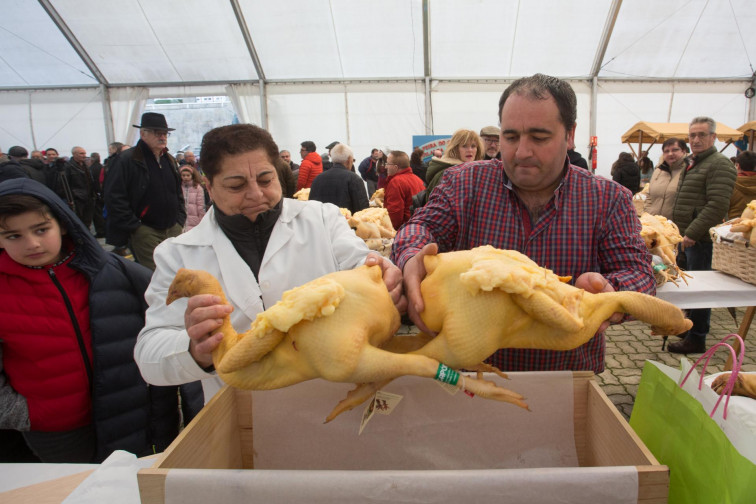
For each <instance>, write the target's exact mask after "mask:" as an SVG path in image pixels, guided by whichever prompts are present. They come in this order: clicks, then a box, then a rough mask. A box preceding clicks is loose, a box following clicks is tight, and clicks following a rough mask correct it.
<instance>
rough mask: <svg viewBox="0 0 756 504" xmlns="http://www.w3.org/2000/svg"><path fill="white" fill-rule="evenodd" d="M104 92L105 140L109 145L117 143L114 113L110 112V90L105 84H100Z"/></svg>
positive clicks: (101, 90)
mask: <svg viewBox="0 0 756 504" xmlns="http://www.w3.org/2000/svg"><path fill="white" fill-rule="evenodd" d="M100 92H102V117H103V118H104V119H105V138H106V139H107V141H108V145H110V144H112V143H113V142H115V132H114V131H113V113H112V111H111V110H110V90H109V89H108V86H106V85H105V84H100Z"/></svg>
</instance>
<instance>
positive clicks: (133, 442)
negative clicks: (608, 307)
mask: <svg viewBox="0 0 756 504" xmlns="http://www.w3.org/2000/svg"><path fill="white" fill-rule="evenodd" d="M498 117H499V123H500V126H498V127H497V126H486V127H483V128H482V129H481V130H480V131H479V132H476V131H473V130H468V129H460V130H458V131H457V132H455V133H454V135H453V136H452V138H451V140H450V142H449V143H448V145H447V148H446V150H445V151H441V152H436V153H434V157H433V158H432V159H431V161H430V163H428V164H427V165H426V164H425V163H424V162H423V156H422V155H423V151H422V149H420V148H414V149H413V150H412V152H411V153H409V154H408V153H407V152H404V151H401V150H389V149H386V152H384V150H381V149H378V148H375V149H373V150H372V152H371V153H370V155H369V156H367V157H365V158H364V159H363V160H362V161H361V162H360V163H359V164H358V163H356V160H355V154H354V152H353V150H352V148H351V147H350V146H349V145H347V144H344V143H341V142H337V141H336V142H332V143H331V144H329V145H328V146H327V147H326V148H327V154H326V153H324V154H323V155H320V154H318V153H317V146H316V145H315V143H314V142H312V141H310V140H306V141H303V142H302V143H301V149H300V157H301V163H299V164H296V163H294V161H293V160H292V158H291V154H290V152H289V151H287V150H280V148H279V146H278V145H277V144H276V142H275V140H274V139H273V138H272V136H271V135H270V133H269V132H267V131H266V130H265V129H263V128H260V127H257V126H254V125H250V124H234V125H229V126H222V127H218V128H214V129H212V130H210V131H208V132H207V133H206V134H205V135H204V137H203V139H202V145H201V153H200V154H201V159H199V160H198V159H197V158H196V156H194V154H193V153H191V152H184V153H183V156H182V159H178V158H176V157H173V156H172V155H171V154H169V153H168V150H167V148H166V146H167V137H168V135H169V134H170V132H171V131H172V128H170V127H169V126H168V124H167V122H166V119H165V117H164V116H163V115H161V114H157V113H154V112H147V113H145V114H143V115H142V118H141V122H140V124H138V125H134V127H135V128H138V129H139V141H138V142H137V143H136V145H135V146H133V147H129V146H122V145H121V144H117V143H116V144H112V145H111V146H110V149H109V156H108V158H107V159H106V160H105V161H104V162H103V164H102V165H100V163H99V156H90V157H89V159H90V160H92V161H91V163H90V164H89V165H88V164H87V156H86V152H85V151H84V149H82V148H81V147H74V148H73V149H72V151H71V157H70V159H69V160H67V161H65V160H60V158H59V157H58V153H57V151H55V149H47V150H46V151H45V154H44V158H40V157H39V156H37V157H32V158H29V159H27V155H28V153H27V152H26V150H25V149H23V148H22V147H13V148H11V149H10V151H9V153H8V154H9V157H10V159H9V160H8V161H7V162H5V163H2V164H0V177H3V178H5V179H12V180H8V181H5V182H2V183H0V249H2V251H0V284H1V285H2V288H0V293H2V294H1V295H2V296H4V298H5V299H4V301H5V302H4V303H0V306H2V307H3V308H2V309H3V310H5V313H4V320H5V321H6V322H5V323H4V324H3V326H2V329H0V352H1V353H2V361H1V362H2V367H0V429H6V430H5V431H3V433H4V434H3V435H7V433H16V434H17V433H19V432H21V433H22V436H23V441H24V442H25V443H26V444H27V445H28V446H29V447H30V448H31V450H32V451H33V454H34V455H35V456H36V457H38V459H39V460H42V461H45V462H47V461H100V460H102V459H103V458H104V457H105V456H107V454H108V453H109V452H111V451H112V450H115V449H126V450H129V451H132V452H134V453H137V454H140V455H141V454H145V453H146V452H147V451H148V450H149V449H150V447H154V448H153V449H155V450H160V449H162V448H164V447H165V446H166V445H167V443H169V442H170V441H171V440H172V439H173V437H175V435H176V432H177V430H178V428H179V425H180V422H181V421H182V419H183V421H187V420H188V419H190V418H191V417H192V415H193V414H194V413H196V410H197V408H198V407H201V406H202V404H203V403H204V402H205V401H207V400H208V399H209V398H210V397H212V395H213V394H214V393H215V392H216V391H217V390H218V388H219V386H220V385H221V382H220V379H219V378H218V376H217V374H216V373H215V369H214V366H213V360H212V352H213V350H214V349H216V348H217V347H218V346H219V345H223V344H224V342H223V337H222V333H221V332H220V327H221V325H222V324H223V319H224V317H226V316H227V315H228V316H229V317H230V322H231V324H232V325H233V327H234V329H235V330H236V331H237V332H240V333H241V332H244V331H245V330H247V329H248V328H249V326H250V323H251V322H252V321H253V320H255V317H256V316H257V314H259V313H260V312H262V311H263V310H265V309H267V308H269V307H271V306H272V305H273V304H275V303H276V302H277V301H279V300H280V299H281V297H282V294H283V293H284V291H286V290H288V289H291V288H293V287H296V286H299V285H302V284H304V283H306V282H308V281H310V280H313V279H315V278H318V277H320V276H322V275H325V274H327V273H331V272H335V271H340V270H347V269H352V268H355V267H358V266H360V265H362V264H367V265H377V266H379V267H380V268H381V271H382V277H383V281H384V283H385V285H386V289H387V290H388V292H389V293H390V295H391V299H392V301H393V303H394V304H395V306H396V308H397V309H398V310H399V312H400V313H406V314H407V316H408V317H409V318H410V320H411V321H412V322H413V323H414V324H415V325H416V326H417V327H418V328H419V329H421V330H423V331H426V332H428V334H432V332H430V331H429V330H428V328H427V327H426V326H425V325H424V323H423V320H422V313H423V311H424V303H425V300H424V299H423V295H422V292H421V289H420V283H421V282H422V280H423V278H424V277H425V275H426V271H425V267H424V261H423V258H424V257H425V256H427V255H433V254H438V253H442V252H449V251H455V250H467V249H471V248H474V247H477V246H481V245H493V246H494V247H497V248H501V249H514V250H517V251H520V252H522V253H524V254H526V255H527V256H528V257H530V258H531V259H532V260H533V261H535V262H536V263H538V264H539V265H540V266H542V267H545V268H548V269H550V270H552V271H554V273H556V274H557V275H559V276H563V277H572V278H573V279H574V280H573V283H574V285H575V286H577V287H580V288H582V289H585V290H586V291H588V292H611V291H615V290H633V291H639V292H644V293H648V294H652V295H653V294H655V289H656V284H655V277H654V273H653V270H652V267H651V257H650V254H649V252H648V250H647V248H646V245H645V244H644V242H643V240H642V239H641V237H640V222H639V219H638V215H637V212H636V210H635V207H634V205H633V201H632V198H633V192H637V191H638V190H639V189H640V185H641V181H642V180H644V178H643V177H644V176H647V179H648V180H649V182H648V184H649V191H648V199H647V200H646V205H647V208H648V211H652V212H654V213H659V214H661V215H665V216H667V217H669V218H670V219H672V220H673V221H674V222H675V223H676V224H677V225H678V226H679V228H680V232H681V234H682V235H683V236H684V241H683V243H682V247H681V249H682V250H681V251H682V252H684V253H683V254H681V256H684V257H686V258H687V262H688V268H689V269H707V268H710V267H711V253H712V244H711V241H710V239H709V238H708V229H709V227H711V226H713V225H716V224H718V223H719V222H721V221H722V220H723V219H724V218H725V217H726V216H727V213H728V210H732V209H731V208H730V202H731V198H732V202H733V204H735V203H734V202H735V198H736V196H737V198H739V199H738V201H739V202H740V203H738V205H740V204H743V203H742V202H744V201H745V202H747V201H750V198H752V197H753V194H754V191H756V177H752V175H753V169H754V163H755V162H756V159H755V158H756V155H754V154H753V153H752V152H744V153H742V154H741V155H739V156H738V158H737V160H736V162H737V166H738V169H739V170H740V172H739V173H741V174H740V175H737V173H736V169H735V167H734V166H732V163H731V162H730V160H729V159H727V158H726V157H725V156H723V155H721V154H720V153H718V152H717V151H716V148H715V147H714V140H715V127H716V123H715V122H714V121H713V120H711V119H709V118H705V117H703V118H702V117H696V118H694V119H693V120H692V121H691V123H690V148H691V153H690V156H686V150H687V144H686V143H685V142H683V141H682V140H679V139H674V140H670V141H667V142H665V143H664V145H663V158H664V159H663V162H662V163H661V164H660V165H659V166H658V167H656V168H653V167H652V168H651V169H647V170H646V171H645V172H644V171H643V168H641V167H640V166H639V165H638V164H637V163H635V162H633V161H632V158H631V159H630V160H624V161H623V164H622V165H620V164H618V165H617V168H616V170H614V169H613V174H612V175H613V177H616V178H615V180H617V179H621V183H617V182H615V181H612V180H609V179H606V178H603V177H597V176H595V175H593V174H592V173H591V172H590V171H589V170H588V169H587V164H585V160H584V159H582V157H581V156H580V155H579V154H577V153H576V152H575V151H574V138H575V128H576V121H577V99H576V96H575V93H574V91H573V89H572V88H571V86H570V85H569V84H568V83H567V82H566V81H563V80H560V79H558V78H554V77H549V76H546V75H541V74H536V75H534V76H532V77H527V78H522V79H518V80H517V81H515V82H514V83H512V84H511V85H510V86H509V87H507V88H506V90H504V92H503V94H502V95H501V98H500V100H499V104H498ZM33 154H34V153H33ZM40 155H41V153H40ZM618 161H619V160H618ZM629 164H632V165H633V166H634V167H635V168H632V167H630V166H629ZM625 165H627V166H625ZM636 172H637V173H636ZM615 174H616V175H615ZM302 189H309V190H310V193H309V200H307V201H300V200H298V199H294V198H292V196H293V195H294V193H295V192H296V191H299V190H302ZM378 189H383V190H384V205H385V208H386V209H387V211H388V214H389V217H390V218H391V221H392V224H393V225H394V227H395V229H396V230H397V234H396V237H395V239H394V242H393V246H392V251H391V257H390V258H386V257H383V256H381V255H379V254H377V253H375V252H372V251H370V249H368V247H367V245H366V244H365V242H364V241H363V240H362V239H360V238H358V237H357V236H356V235H355V233H354V232H353V231H352V230H351V229H350V228H349V225H348V224H347V221H346V219H344V217H343V216H342V214H341V212H340V211H339V208H345V209H348V210H349V211H351V212H357V211H359V210H362V209H364V208H367V207H368V205H369V199H368V196H369V195H371V194H372V193H373V192H375V191H376V190H378ZM628 189H629V190H628ZM418 195H424V197H423V198H418ZM420 199H421V201H420ZM98 202H99V204H100V206H99V207H98ZM98 208H99V210H98ZM97 213H100V214H101V215H104V222H101V223H100V224H98V223H97V219H96V218H95V214H97ZM91 226H93V227H94V230H93V229H92V227H91ZM98 236H100V237H101V236H104V237H105V238H106V241H107V243H109V244H111V245H113V246H114V247H115V252H112V253H110V252H106V251H105V250H104V249H103V247H102V246H101V245H100V244H98V242H97V241H96V238H97V237H98ZM126 247H128V248H129V249H130V250H131V251H132V252H133V256H134V259H135V261H128V260H125V259H124V258H123V257H120V255H122V254H120V253H119V251H122V250H124V249H126ZM180 268H189V269H201V270H205V271H208V272H210V273H211V274H212V275H213V276H214V277H215V278H217V279H218V281H219V282H220V285H221V287H222V289H223V292H224V293H225V296H226V298H227V299H226V300H227V302H221V300H220V299H219V298H218V297H217V296H214V295H209V294H203V295H196V296H192V297H190V298H189V299H188V300H181V301H177V302H174V303H171V304H168V303H167V295H168V290H169V286H170V284H171V282H172V280H173V278H174V277H175V275H176V273H177V271H178V270H179V269H180ZM61 294H62V296H61ZM43 307H44V309H45V310H47V313H49V316H48V317H46V318H41V317H37V316H36V315H37V314H38V313H39V312H40V311H41V310H42V309H43ZM708 317H709V315H708V313H706V312H704V311H701V312H700V313H693V312H691V319H692V320H693V322H694V327H693V329H691V331H690V332H689V333H688V334H686V335H682V336H683V339H682V340H681V341H680V342H679V343H676V344H673V345H670V350H671V351H673V352H680V353H693V352H702V351H703V350H704V348H705V343H704V339H702V338H705V336H706V333H707V332H708V323H709V322H708V320H709V319H708ZM48 319H49V320H48ZM622 320H623V317H622V315H621V314H614V315H612V316H611V318H610V319H608V320H606V321H605V322H604V324H602V327H601V328H600V330H599V331H598V332H597V333H596V334H595V335H594V336H593V338H592V339H591V340H590V341H588V342H587V343H585V344H584V345H582V346H580V347H578V348H576V349H574V350H569V351H546V350H528V349H517V350H515V349H501V350H499V351H497V352H496V353H495V354H494V355H492V356H491V357H490V359H489V360H488V362H489V363H490V364H493V365H494V366H496V367H498V368H500V369H502V370H505V371H506V370H509V371H525V370H590V371H593V372H595V373H600V372H602V371H603V370H604V353H605V340H604V334H603V330H604V329H605V328H606V327H607V326H608V325H609V324H610V323H620V322H621V321H622ZM40 348H42V349H43V350H42V353H41V354H40V350H39V349H40ZM39 359H46V360H47V361H48V362H49V363H50V364H49V365H48V366H46V369H47V370H48V371H46V372H44V373H42V372H39V370H38V368H37V367H36V364H35V363H36V362H37V361H38V360H39ZM53 382H54V386H50V384H51V383H53ZM148 384H149V385H148ZM200 389H201V391H200ZM116 394H117V395H116ZM113 397H117V401H114V400H113ZM179 398H180V399H181V400H179ZM103 411H107V414H104V413H103ZM130 412H131V413H132V414H131V415H129V413H130ZM0 445H2V446H10V445H9V444H0ZM6 455H7V454H6V453H2V452H0V456H3V457H5V456H6Z"/></svg>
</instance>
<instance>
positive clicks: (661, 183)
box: [643, 138, 688, 220]
mask: <svg viewBox="0 0 756 504" xmlns="http://www.w3.org/2000/svg"><path fill="white" fill-rule="evenodd" d="M687 150H688V146H687V144H686V143H685V141H684V140H681V139H679V138H670V139H668V140H667V141H665V142H664V143H663V144H662V155H663V157H664V161H663V162H662V164H660V165H659V166H658V167H657V168H656V169H655V170H654V173H653V175H651V180H650V182H649V187H648V195H647V197H646V202H645V204H644V205H643V211H644V212H648V213H650V214H652V215H662V216H664V217H666V218H667V219H670V220H671V219H672V211H673V210H674V207H675V198H676V197H677V187H678V185H679V182H680V174H681V173H682V171H683V169H684V168H685V165H686V158H685V155H686V153H687Z"/></svg>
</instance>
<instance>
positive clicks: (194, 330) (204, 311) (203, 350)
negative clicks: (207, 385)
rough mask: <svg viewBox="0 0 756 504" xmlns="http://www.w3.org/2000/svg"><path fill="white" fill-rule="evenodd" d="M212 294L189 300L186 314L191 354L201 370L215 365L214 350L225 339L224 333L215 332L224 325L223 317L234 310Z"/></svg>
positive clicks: (185, 321)
mask: <svg viewBox="0 0 756 504" xmlns="http://www.w3.org/2000/svg"><path fill="white" fill-rule="evenodd" d="M220 303H221V299H220V298H219V297H218V296H214V295H212V294H200V295H197V296H192V297H190V298H189V302H188V303H187V305H186V311H185V312H184V325H185V326H186V332H187V334H188V335H189V353H191V354H192V357H194V360H195V361H196V362H197V364H198V365H199V366H200V367H201V368H206V367H209V366H210V365H212V364H213V350H215V348H216V347H217V346H218V345H219V344H220V342H221V340H222V339H223V333H216V332H215V331H216V330H218V328H219V327H220V326H221V325H222V324H223V317H225V316H226V315H228V314H229V313H231V312H232V311H233V310H234V307H233V306H231V305H227V304H220Z"/></svg>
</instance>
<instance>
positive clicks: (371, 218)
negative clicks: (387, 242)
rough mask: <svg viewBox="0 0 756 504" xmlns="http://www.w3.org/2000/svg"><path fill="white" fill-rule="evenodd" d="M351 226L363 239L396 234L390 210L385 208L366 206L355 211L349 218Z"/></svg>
mask: <svg viewBox="0 0 756 504" xmlns="http://www.w3.org/2000/svg"><path fill="white" fill-rule="evenodd" d="M349 226H350V227H351V228H353V229H354V232H355V233H356V234H357V236H359V237H360V238H362V239H363V240H368V239H370V238H393V237H394V236H396V231H395V230H394V226H393V224H391V218H390V217H389V214H388V210H386V209H385V208H366V209H364V210H360V211H359V212H355V213H354V214H353V215H352V217H351V218H350V219H349Z"/></svg>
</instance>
